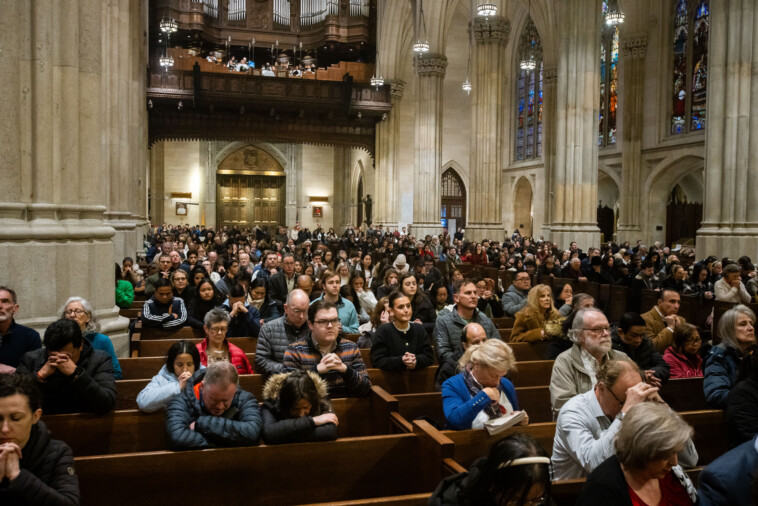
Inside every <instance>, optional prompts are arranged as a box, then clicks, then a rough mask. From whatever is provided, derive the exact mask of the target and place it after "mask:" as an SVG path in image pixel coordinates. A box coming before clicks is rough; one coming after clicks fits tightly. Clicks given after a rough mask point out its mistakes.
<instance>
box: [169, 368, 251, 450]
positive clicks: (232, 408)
mask: <svg viewBox="0 0 758 506" xmlns="http://www.w3.org/2000/svg"><path fill="white" fill-rule="evenodd" d="M260 432H261V409H260V406H258V401H256V400H255V396H254V395H253V394H251V393H250V392H246V391H245V390H242V389H240V387H239V375H238V374H237V370H236V368H235V367H234V366H233V365H232V364H230V363H229V362H214V363H212V364H210V365H209V366H208V368H207V369H205V370H201V371H197V372H196V373H195V374H194V376H192V378H191V379H190V380H189V381H188V384H187V387H186V388H185V389H184V390H183V391H182V392H181V393H180V394H179V395H177V396H176V397H174V398H173V399H172V400H171V402H170V403H169V405H168V407H167V408H166V435H167V437H168V441H169V446H170V447H171V449H172V450H200V449H203V448H216V447H226V446H250V445H255V444H257V443H258V439H259V437H260Z"/></svg>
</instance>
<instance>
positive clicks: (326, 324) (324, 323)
mask: <svg viewBox="0 0 758 506" xmlns="http://www.w3.org/2000/svg"><path fill="white" fill-rule="evenodd" d="M313 323H315V324H316V325H318V326H319V327H324V328H327V327H329V326H330V325H331V326H332V327H336V326H337V325H339V324H340V319H339V318H335V319H334V320H316V321H315V322H313Z"/></svg>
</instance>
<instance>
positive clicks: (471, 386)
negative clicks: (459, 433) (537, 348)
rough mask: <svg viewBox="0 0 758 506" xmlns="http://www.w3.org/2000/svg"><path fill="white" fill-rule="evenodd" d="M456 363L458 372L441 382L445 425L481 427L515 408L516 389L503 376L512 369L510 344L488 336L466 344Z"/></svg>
mask: <svg viewBox="0 0 758 506" xmlns="http://www.w3.org/2000/svg"><path fill="white" fill-rule="evenodd" d="M459 365H460V368H461V371H462V372H461V373H460V374H457V375H455V376H453V377H452V378H450V379H448V380H447V381H445V383H443V384H442V409H443V411H444V412H445V418H446V419H447V425H448V427H449V428H451V429H454V430H465V429H481V428H483V427H484V422H486V421H488V420H493V419H495V418H499V417H501V416H503V415H509V414H511V413H513V412H514V411H518V409H519V405H518V399H517V397H516V389H515V388H514V386H513V383H511V382H510V380H508V379H506V378H505V375H506V374H508V372H509V371H513V370H515V369H516V358H515V357H514V356H513V351H512V350H511V348H510V346H508V345H507V344H505V343H504V342H503V341H501V340H499V339H488V340H486V341H484V342H483V343H482V344H478V345H474V346H471V347H469V348H468V349H467V350H466V351H465V352H464V353H463V356H462V357H461V359H460V361H459ZM524 423H525V424H526V423H529V417H527V418H526V420H525V422H524Z"/></svg>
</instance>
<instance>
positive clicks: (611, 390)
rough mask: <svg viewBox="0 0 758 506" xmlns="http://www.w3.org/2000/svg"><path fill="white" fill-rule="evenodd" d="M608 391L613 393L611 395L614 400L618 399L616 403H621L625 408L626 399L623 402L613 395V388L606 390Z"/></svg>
mask: <svg viewBox="0 0 758 506" xmlns="http://www.w3.org/2000/svg"><path fill="white" fill-rule="evenodd" d="M606 390H608V391H609V392H610V393H611V395H612V396H613V398H614V399H616V402H618V403H619V406H621V407H622V408H623V407H624V404H625V403H626V399H624V400H623V401H622V400H621V399H619V398H618V397H616V394H614V393H613V389H611V388H606Z"/></svg>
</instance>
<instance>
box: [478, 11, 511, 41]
mask: <svg viewBox="0 0 758 506" xmlns="http://www.w3.org/2000/svg"><path fill="white" fill-rule="evenodd" d="M471 26H472V28H473V30H474V39H475V40H476V41H477V42H478V43H480V44H487V43H494V44H507V43H508V36H509V35H510V33H511V23H510V21H508V20H506V19H505V18H503V17H501V16H492V17H489V18H486V19H481V18H476V19H475V20H474V22H473V23H472V25H471Z"/></svg>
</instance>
